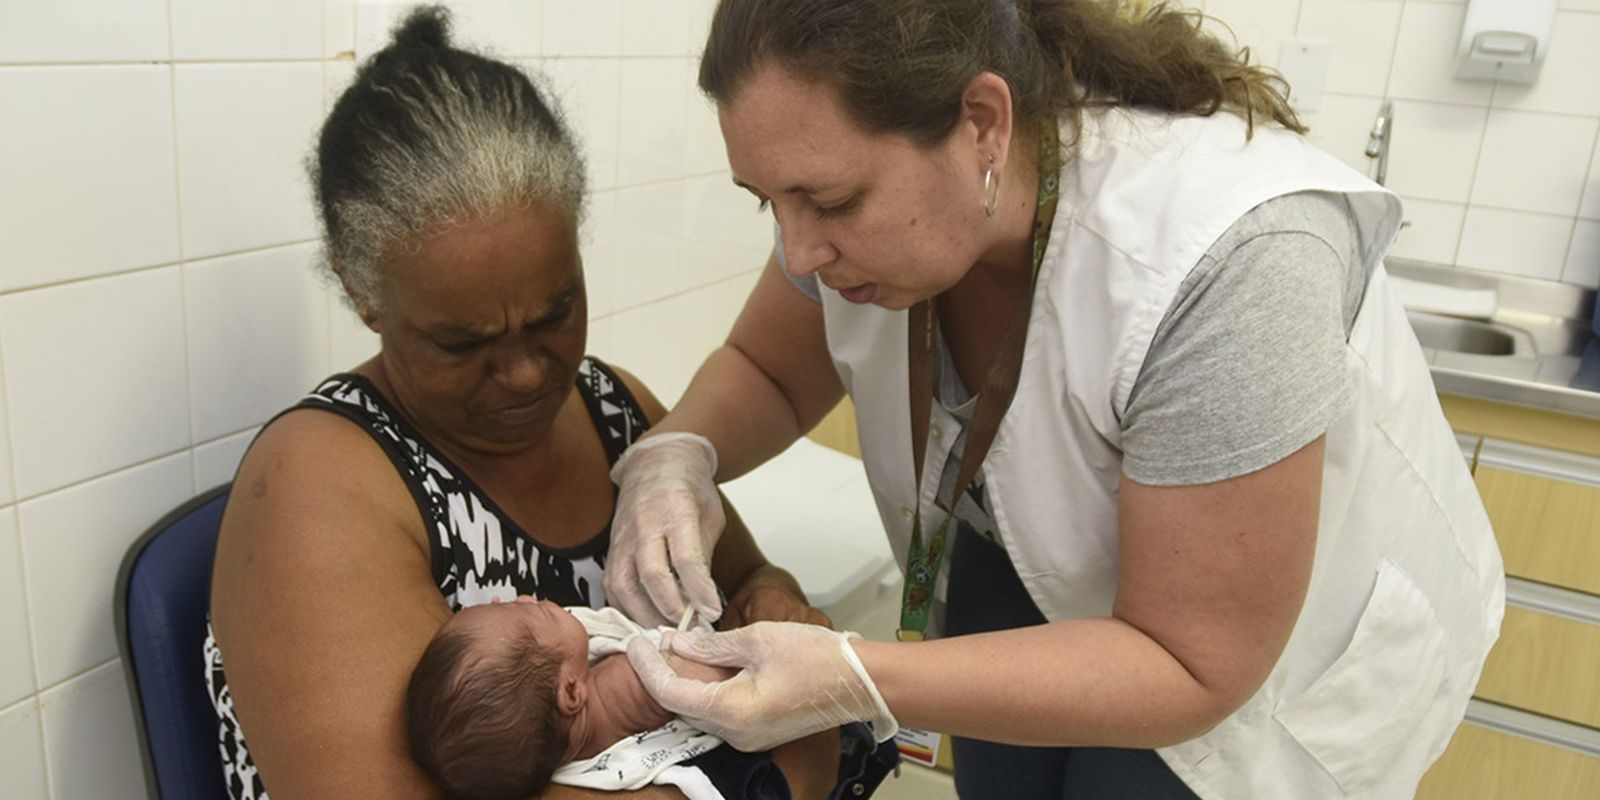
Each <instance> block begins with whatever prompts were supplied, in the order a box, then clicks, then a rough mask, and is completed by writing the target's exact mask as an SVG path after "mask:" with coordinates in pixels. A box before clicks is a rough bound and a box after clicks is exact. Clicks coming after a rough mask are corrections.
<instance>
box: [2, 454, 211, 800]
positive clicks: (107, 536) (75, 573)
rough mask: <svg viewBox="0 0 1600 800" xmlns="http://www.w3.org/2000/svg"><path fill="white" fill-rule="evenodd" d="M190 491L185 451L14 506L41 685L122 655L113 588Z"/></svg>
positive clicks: (191, 484)
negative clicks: (126, 563) (137, 544)
mask: <svg viewBox="0 0 1600 800" xmlns="http://www.w3.org/2000/svg"><path fill="white" fill-rule="evenodd" d="M193 493H194V479H193V474H192V473H191V465H190V456H189V453H187V452H183V453H178V454H177V455H172V456H167V457H166V458H162V459H158V460H155V461H152V462H149V463H146V464H141V465H139V466H137V467H132V468H130V469H126V470H123V471H121V472H117V473H114V474H112V475H108V476H106V477H104V478H97V479H95V480H92V481H88V482H87V483H82V484H78V485H76V486H72V487H69V488H66V489H62V490H60V491H57V492H51V493H50V494H47V495H43V496H41V497H37V498H34V499H32V500H25V501H23V502H22V503H20V504H19V505H18V506H17V523H18V527H19V529H20V530H21V532H22V559H23V562H22V563H23V568H24V569H25V571H26V574H27V576H28V608H29V610H30V613H31V620H32V624H33V643H34V651H35V653H36V663H37V665H38V668H39V685H40V686H41V687H49V686H54V685H56V684H58V683H61V682H62V681H65V680H67V679H68V678H70V677H72V676H73V675H77V674H78V673H80V672H83V671H84V670H86V669H90V668H91V667H94V666H95V665H97V664H102V663H104V662H105V661H106V660H108V659H111V658H114V657H115V656H116V655H117V642H116V632H115V630H114V628H113V626H112V618H111V610H112V608H113V602H112V595H113V591H112V590H113V588H114V587H115V586H116V583H117V569H118V567H120V566H121V564H122V557H123V554H124V553H126V552H127V550H128V546H129V545H131V544H133V542H134V541H136V540H137V539H138V538H139V535H140V534H142V533H144V531H145V529H147V528H148V527H149V526H150V525H151V524H152V523H154V522H155V521H156V520H158V519H160V518H161V517H162V516H163V515H165V514H166V513H167V512H168V511H171V510H172V509H173V508H175V507H177V505H178V504H179V503H181V502H183V501H184V500H186V499H188V498H189V497H191V496H192V495H193ZM69 796H74V797H77V796H82V795H69Z"/></svg>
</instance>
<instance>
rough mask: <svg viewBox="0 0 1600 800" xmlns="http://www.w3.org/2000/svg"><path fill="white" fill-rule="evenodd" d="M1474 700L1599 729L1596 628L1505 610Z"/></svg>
mask: <svg viewBox="0 0 1600 800" xmlns="http://www.w3.org/2000/svg"><path fill="white" fill-rule="evenodd" d="M1474 694H1475V695H1477V696H1478V697H1482V698H1484V699H1486V700H1493V701H1495V702H1496V703H1500V704H1502V705H1507V706H1511V707H1513V708H1521V709H1525V710H1527V711H1535V712H1538V713H1540V714H1544V715H1545V716H1549V717H1555V718H1557V719H1564V720H1567V721H1568V722H1576V723H1578V724H1580V725H1588V726H1590V727H1592V728H1600V626H1596V625H1590V624H1588V623H1586V622H1579V621H1577V620H1571V619H1563V618H1561V617H1558V616H1555V615H1552V614H1542V613H1539V612H1537V611H1530V610H1527V609H1522V608H1516V607H1511V606H1508V607H1507V608H1506V618H1505V623H1504V624H1503V625H1501V627H1500V640H1499V641H1498V642H1496V643H1495V646H1494V650H1493V651H1492V652H1490V653H1489V661H1488V663H1486V664H1485V665H1484V667H1483V678H1482V679H1481V680H1479V681H1478V689H1477V691H1476V692H1474ZM1597 788H1600V787H1597ZM1596 796H1597V797H1600V791H1597V792H1596Z"/></svg>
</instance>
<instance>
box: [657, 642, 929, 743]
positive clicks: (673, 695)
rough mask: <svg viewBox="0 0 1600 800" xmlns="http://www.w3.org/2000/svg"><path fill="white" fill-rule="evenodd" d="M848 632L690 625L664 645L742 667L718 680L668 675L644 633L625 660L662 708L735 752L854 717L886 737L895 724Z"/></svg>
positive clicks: (692, 657)
mask: <svg viewBox="0 0 1600 800" xmlns="http://www.w3.org/2000/svg"><path fill="white" fill-rule="evenodd" d="M853 638H855V639H859V638H861V637H860V636H859V635H858V634H854V633H841V632H837V631H830V630H828V629H827V628H823V627H819V626H816V625H804V624H801V623H797V622H758V623H756V624H754V625H750V626H748V627H744V628H740V629H738V630H734V631H727V632H724V633H706V632H704V631H688V632H685V633H680V634H677V635H675V636H673V637H672V638H671V639H670V640H668V641H666V642H664V643H663V645H664V646H666V647H670V648H671V651H672V652H673V653H676V654H678V655H680V656H682V657H684V658H687V659H689V660H691V661H698V662H700V663H702V664H711V665H715V666H719V667H740V668H743V669H742V671H741V672H740V673H739V674H738V675H735V676H734V677H732V678H729V679H728V680H725V681H720V682H717V683H704V682H701V681H697V680H692V679H689V678H682V677H679V676H678V675H676V674H674V673H673V671H672V668H671V667H668V666H667V663H666V661H665V659H663V658H662V656H661V654H660V653H659V652H657V651H656V649H655V648H654V647H652V646H651V645H650V643H649V642H648V641H646V640H645V639H644V638H643V637H640V638H637V639H635V640H633V641H632V642H629V643H628V661H629V662H630V663H632V664H633V669H634V672H637V673H638V674H639V680H640V681H641V682H642V683H643V684H644V687H645V690H646V691H648V692H650V694H651V695H652V696H653V697H655V699H656V701H657V702H659V703H660V704H661V706H662V707H663V708H665V709H667V710H668V711H671V712H673V713H675V714H677V715H678V716H681V717H683V718H684V719H686V720H688V721H689V722H690V723H692V724H694V725H695V726H697V727H699V728H700V729H701V730H704V731H706V732H708V733H712V734H715V735H716V736H719V737H721V738H722V740H723V741H726V742H727V743H729V744H731V745H733V746H734V747H735V748H737V749H739V750H744V751H747V752H748V751H754V750H766V749H769V748H772V747H774V746H776V745H779V744H783V743H784V742H789V741H793V740H795V739H799V738H801V737H803V736H807V735H809V734H813V733H816V732H817V731H821V730H827V729H829V728H836V727H839V726H840V725H843V724H845V723H848V722H855V721H858V720H860V721H866V722H870V723H872V732H873V735H874V736H875V737H876V738H877V740H878V741H880V742H882V741H886V740H888V739H889V738H890V737H892V736H894V734H895V731H897V730H899V727H900V726H899V724H898V723H897V722H895V718H894V714H893V713H891V712H890V711H889V706H888V705H887V704H885V703H884V702H883V696H882V695H880V694H879V693H878V687H877V686H876V685H874V684H873V682H872V676H870V675H868V674H867V670H866V668H865V667H863V666H862V665H861V659H860V658H858V657H857V656H856V651H855V648H854V647H851V646H850V640H851V639H853Z"/></svg>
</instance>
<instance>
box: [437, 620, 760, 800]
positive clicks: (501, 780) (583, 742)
mask: <svg viewBox="0 0 1600 800" xmlns="http://www.w3.org/2000/svg"><path fill="white" fill-rule="evenodd" d="M637 635H642V636H648V637H650V638H651V639H652V640H654V641H655V642H656V644H658V645H659V636H660V632H659V631H645V630H643V629H642V628H640V627H639V626H637V625H635V624H634V623H633V622H631V621H630V620H628V619H627V618H626V617H624V616H623V615H622V614H621V613H620V612H618V611H616V610H615V609H609V608H608V609H601V610H598V611H596V610H594V609H589V608H572V609H564V608H562V607H561V606H558V605H556V604H554V603H551V602H549V601H547V600H535V599H534V598H532V597H518V598H517V599H516V602H513V603H492V604H488V605H479V606H471V607H469V608H464V609H462V610H461V611H460V612H459V613H457V614H456V615H455V616H454V617H452V618H451V619H450V621H449V622H447V623H445V625H444V626H443V627H442V628H440V629H439V632H438V633H437V634H435V635H434V637H433V640H432V641H431V642H429V643H428V647H427V649H426V650H424V651H423V653H422V658H421V660H419V661H418V663H417V667H416V669H415V670H414V671H413V672H412V674H411V684H410V686H409V687H408V688H407V690H406V710H407V721H406V733H407V736H408V738H409V739H410V742H411V752H412V756H413V757H414V758H415V759H416V760H417V763H418V764H420V765H421V766H422V768H423V770H424V771H425V772H427V773H428V775H429V776H430V777H432V778H433V779H434V780H435V781H437V782H438V784H439V786H440V787H441V788H443V789H444V790H445V791H446V792H448V793H450V794H451V795H454V796H459V797H465V798H474V799H475V800H497V799H498V798H527V797H530V796H532V795H535V794H537V793H539V792H540V791H543V790H544V788H545V786H547V785H549V784H550V782H551V779H552V777H553V776H554V777H555V779H556V780H557V782H560V783H569V784H575V785H583V786H589V787H591V788H597V789H621V788H637V787H638V786H639V785H643V783H648V782H649V778H653V777H654V776H655V775H656V774H657V773H659V772H661V771H662V769H665V768H668V767H670V766H671V765H672V764H675V763H677V762H680V761H682V760H685V759H687V758H690V757H693V756H694V755H698V754H700V753H704V752H706V751H709V750H711V749H712V748H714V747H716V746H717V745H718V744H720V743H721V740H719V739H717V738H716V737H714V736H711V735H710V734H706V733H702V732H700V731H697V730H695V729H693V728H689V727H687V726H686V725H684V724H683V723H681V722H676V723H675V722H674V720H675V719H676V718H675V717H674V715H673V714H671V713H669V712H667V711H666V710H664V709H662V708H661V706H660V705H659V704H657V703H656V701H655V699H654V698H652V697H651V696H650V694H649V693H648V692H646V691H645V689H644V686H643V685H642V684H641V683H640V682H639V678H638V676H637V675H635V674H634V672H633V667H632V666H631V665H630V664H629V663H628V659H627V656H626V655H624V654H623V651H624V650H625V648H626V644H625V642H626V641H627V640H628V639H630V638H632V637H633V636H637ZM667 658H668V663H669V664H671V665H672V667H673V669H674V670H676V671H677V672H678V673H679V674H681V675H684V676H688V677H695V678H699V679H701V680H706V681H716V680H722V679H724V678H727V677H729V676H730V675H732V674H733V672H734V670H728V669H723V668H719V667H711V666H706V665H703V664H697V663H695V662H692V661H686V660H683V659H680V658H678V657H677V656H673V655H670V654H669V655H668V656H667ZM591 662H592V663H591ZM645 732H651V733H650V734H649V735H646V736H636V734H642V733H645ZM629 737H633V741H623V740H625V739H629ZM640 746H645V747H648V748H649V751H648V754H647V755H646V756H645V757H644V758H636V759H633V760H634V761H637V762H639V764H638V766H637V767H636V768H634V769H631V770H630V769H629V768H628V765H627V764H626V763H625V762H627V761H628V755H629V754H628V753H627V752H624V751H626V750H627V749H628V748H630V747H632V748H633V749H634V750H638V748H639V747H640ZM602 752H604V753H605V756H604V757H602V758H599V759H596V758H595V757H596V756H601V754H602ZM585 760H589V761H598V762H599V763H589V762H588V761H585ZM571 762H579V763H577V764H573V765H572V766H571V767H568V768H567V769H564V770H562V772H561V774H560V775H557V774H556V771H557V768H559V767H562V765H567V764H569V763H571ZM574 767H576V769H574ZM641 771H647V772H648V774H642V772H641ZM629 772H634V773H640V774H633V775H629V774H628V773H629ZM586 776H588V777H589V778H590V779H587V780H586V779H585V777H586ZM640 778H644V780H642V781H641V780H640Z"/></svg>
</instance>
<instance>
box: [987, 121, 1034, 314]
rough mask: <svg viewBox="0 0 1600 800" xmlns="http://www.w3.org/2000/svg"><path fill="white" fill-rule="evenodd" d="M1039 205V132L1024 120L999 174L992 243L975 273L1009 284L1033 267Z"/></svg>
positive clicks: (990, 221) (992, 219) (991, 224)
mask: <svg viewBox="0 0 1600 800" xmlns="http://www.w3.org/2000/svg"><path fill="white" fill-rule="evenodd" d="M1038 207H1039V133H1038V131H1037V129H1036V126H1033V125H1028V124H1026V123H1024V125H1023V130H1020V131H1018V132H1017V133H1016V134H1015V135H1014V136H1013V137H1012V141H1011V146H1010V157H1009V158H1007V159H1006V164H1005V167H1004V168H1003V169H1002V170H1001V175H1000V199H999V202H998V203H996V207H995V212H994V216H993V217H991V218H989V220H988V223H989V225H990V226H991V227H992V230H993V231H994V236H993V238H992V239H991V240H990V245H989V247H987V248H986V249H985V250H984V251H983V253H982V254H980V255H979V256H978V261H977V263H975V264H974V265H973V267H972V271H973V272H980V273H983V274H985V275H992V276H995V277H997V278H999V279H1001V280H1002V281H1003V282H1006V283H1010V282H1011V280H1012V278H1011V276H1013V275H1014V276H1017V277H1018V279H1025V276H1027V275H1028V274H1030V273H1031V272H1032V270H1033V223H1034V217H1035V215H1036V214H1037V213H1038Z"/></svg>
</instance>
